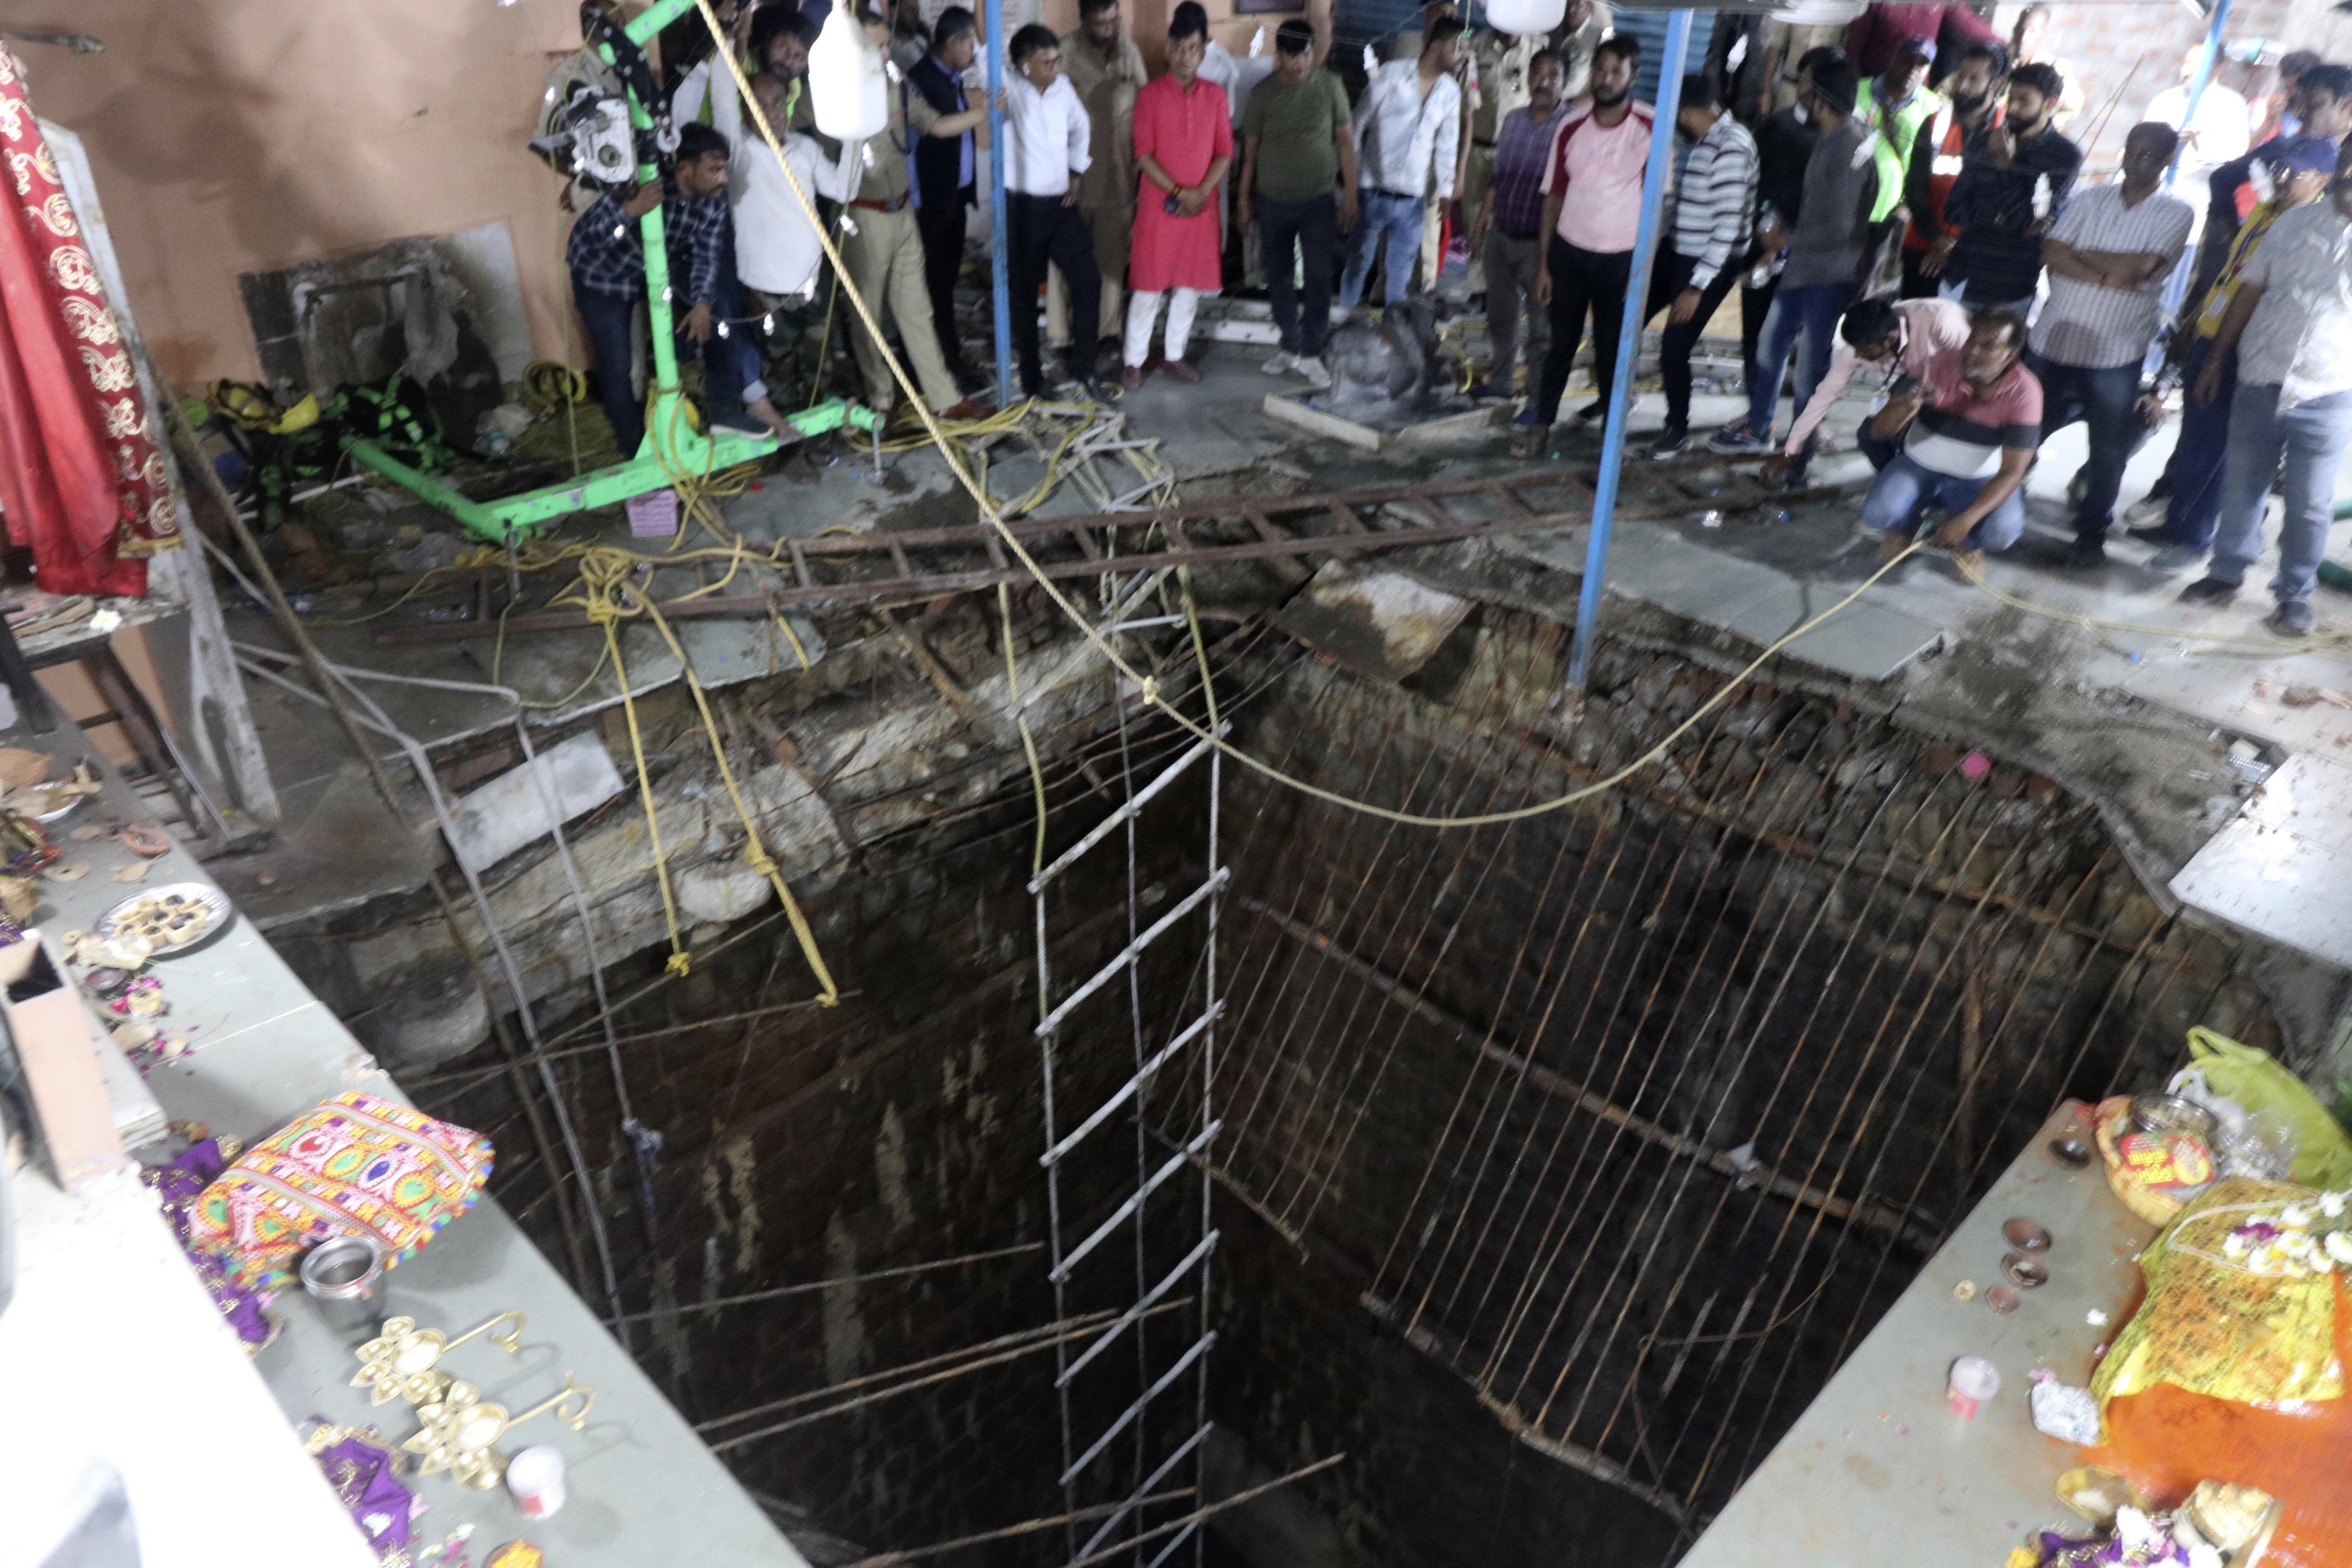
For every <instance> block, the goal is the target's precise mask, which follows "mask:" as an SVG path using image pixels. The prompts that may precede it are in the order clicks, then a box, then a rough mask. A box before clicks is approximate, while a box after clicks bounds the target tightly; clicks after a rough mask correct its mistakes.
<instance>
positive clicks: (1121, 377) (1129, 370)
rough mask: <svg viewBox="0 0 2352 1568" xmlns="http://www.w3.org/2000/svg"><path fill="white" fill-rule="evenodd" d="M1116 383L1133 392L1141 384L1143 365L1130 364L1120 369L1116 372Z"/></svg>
mask: <svg viewBox="0 0 2352 1568" xmlns="http://www.w3.org/2000/svg"><path fill="white" fill-rule="evenodd" d="M1118 384H1120V385H1121V386H1123V387H1125V388H1127V389H1128V391H1129V392H1133V391H1134V390H1135V389H1136V388H1137V387H1139V386H1141V385H1142V384H1143V367H1142V366H1141V365H1139V364H1131V365H1128V366H1126V367H1125V368H1123V369H1121V370H1120V371H1119V373H1118Z"/></svg>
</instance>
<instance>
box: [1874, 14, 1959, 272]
mask: <svg viewBox="0 0 2352 1568" xmlns="http://www.w3.org/2000/svg"><path fill="white" fill-rule="evenodd" d="M1935 59H1936V40H1935V39H1933V38H1928V37H1910V38H1906V39H1904V40H1903V42H1902V43H1900V44H1898V45H1896V46H1895V58H1894V59H1893V60H1891V61H1890V62H1888V64H1887V67H1886V68H1885V70H1883V71H1881V72H1880V73H1879V74H1878V75H1876V76H1874V77H1872V78H1870V79H1868V80H1866V81H1864V83H1863V84H1862V87H1861V89H1859V90H1858V91H1857V92H1856V93H1855V95H1854V102H1853V112H1854V118H1856V119H1857V120H1860V121H1862V122H1863V123H1864V125H1867V126H1868V127H1870V129H1871V130H1873V131H1875V132H1878V142H1877V145H1876V146H1874V148H1873V149H1872V150H1871V156H1872V157H1873V158H1874V159H1875V160H1876V161H1877V163H1878V200H1877V202H1876V203H1875V204H1874V206H1873V208H1872V210H1871V214H1870V221H1871V222H1872V223H1874V224H1878V225H1882V228H1881V229H1880V231H1879V232H1880V233H1881V234H1882V235H1884V234H1885V233H1886V232H1887V229H1886V228H1885V227H1884V226H1885V225H1889V224H1890V223H1891V221H1892V220H1893V219H1894V218H1895V216H1896V215H1897V213H1898V212H1899V211H1900V210H1901V208H1902V205H1903V187H1904V178H1903V176H1904V175H1905V174H1906V173H1907V172H1908V167H1909V164H1910V161H1911V149H1912V148H1913V147H1914V146H1915V145H1916V144H1917V142H1918V140H1919V128H1920V127H1921V126H1922V125H1925V124H1926V123H1927V121H1928V119H1929V118H1930V117H1931V116H1933V115H1934V114H1935V112H1936V111H1937V110H1939V109H1941V108H1943V107H1944V100H1943V99H1942V98H1941V97H1939V96H1937V94H1935V93H1932V92H1930V91H1928V90H1927V68H1928V67H1929V66H1930V65H1932V64H1934V63H1935ZM1880 254H1881V255H1882V256H1883V255H1884V251H1883V250H1882V251H1881V252H1880ZM1886 265H1887V266H1889V267H1891V266H1892V263H1891V262H1888V263H1886ZM1885 277H1886V278H1887V279H1890V283H1889V285H1888V286H1891V279H1892V273H1891V272H1888V273H1886V274H1885ZM1865 291H1866V292H1876V290H1875V289H1869V290H1865Z"/></svg>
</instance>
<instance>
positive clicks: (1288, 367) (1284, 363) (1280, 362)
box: [1257, 349, 1298, 375]
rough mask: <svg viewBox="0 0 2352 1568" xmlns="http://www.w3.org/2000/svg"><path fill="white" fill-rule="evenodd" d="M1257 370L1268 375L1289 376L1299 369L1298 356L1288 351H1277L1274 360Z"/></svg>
mask: <svg viewBox="0 0 2352 1568" xmlns="http://www.w3.org/2000/svg"><path fill="white" fill-rule="evenodd" d="M1257 368H1258V369H1259V370H1261V371H1263V372H1264V373H1265V374H1267V375H1288V374H1290V373H1291V372H1292V371H1294V370H1297V368H1298V356H1297V354H1295V353H1291V352H1290V351H1289V350H1288V349H1277V350H1276V351H1275V355H1274V357H1273V358H1272V359H1270V360H1268V361H1266V362H1265V363H1264V364H1262V365H1260V366H1258V367H1257Z"/></svg>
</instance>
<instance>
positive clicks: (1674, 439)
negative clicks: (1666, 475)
mask: <svg viewBox="0 0 2352 1568" xmlns="http://www.w3.org/2000/svg"><path fill="white" fill-rule="evenodd" d="M1689 445H1690V432H1689V431H1687V430H1685V429H1682V428H1681V427H1679V426H1674V425H1669V426H1666V427H1665V428H1664V429H1663V430H1661V431H1659V432H1658V436H1657V439H1656V440H1654V441H1652V442H1651V443H1650V444H1649V445H1648V446H1646V447H1643V448H1642V456H1643V457H1645V458H1671V457H1673V456H1674V455H1675V453H1677V452H1680V451H1682V450H1683V449H1684V448H1685V447H1688V446H1689Z"/></svg>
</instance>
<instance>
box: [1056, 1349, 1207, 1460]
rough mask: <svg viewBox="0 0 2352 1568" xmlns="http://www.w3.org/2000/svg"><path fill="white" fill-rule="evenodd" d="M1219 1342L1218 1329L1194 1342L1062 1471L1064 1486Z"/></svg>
mask: <svg viewBox="0 0 2352 1568" xmlns="http://www.w3.org/2000/svg"><path fill="white" fill-rule="evenodd" d="M1216 1342H1217V1331H1215V1330H1214V1329H1212V1330H1210V1331H1208V1332H1207V1333H1205V1334H1202V1336H1201V1337H1200V1338H1199V1339H1197V1340H1194V1341H1193V1342H1192V1349H1191V1350H1188V1351H1186V1352H1184V1353H1183V1354H1182V1355H1181V1356H1179V1357H1178V1358H1177V1360H1176V1364H1175V1365H1174V1366H1171V1367H1170V1368H1169V1369H1168V1370H1167V1371H1166V1372H1164V1373H1160V1376H1159V1377H1158V1378H1156V1379H1154V1380H1153V1382H1152V1384H1151V1386H1150V1387H1149V1388H1147V1389H1145V1390H1144V1391H1143V1394H1142V1395H1141V1396H1140V1397H1139V1398H1138V1399H1137V1400H1136V1402H1135V1403H1134V1404H1132V1405H1129V1406H1128V1407H1127V1408H1126V1409H1125V1410H1122V1411H1120V1412H1119V1415H1118V1420H1116V1421H1114V1422H1112V1423H1111V1424H1110V1428H1109V1430H1108V1431H1106V1432H1105V1433H1104V1434H1103V1435H1102V1436H1099V1437H1097V1438H1096V1439H1095V1441H1094V1447H1090V1448H1088V1449H1087V1451H1086V1452H1085V1453H1083V1454H1081V1455H1079V1456H1078V1457H1077V1458H1076V1460H1075V1461H1074V1462H1073V1463H1072V1464H1071V1466H1070V1468H1068V1469H1066V1470H1064V1471H1063V1472H1062V1484H1063V1485H1064V1486H1068V1485H1069V1484H1070V1483H1071V1482H1072V1481H1074V1480H1076V1479H1077V1478H1078V1474H1079V1472H1080V1471H1082V1470H1084V1469H1085V1468H1087V1466H1088V1465H1091V1464H1093V1463H1094V1462H1095V1458H1096V1456H1097V1455H1098V1454H1100V1453H1101V1452H1102V1451H1103V1450H1104V1449H1105V1448H1107V1447H1110V1440H1111V1439H1112V1438H1113V1437H1116V1436H1118V1435H1119V1434H1120V1433H1121V1432H1124V1431H1126V1430H1127V1428H1128V1424H1129V1423H1130V1422H1132V1421H1133V1420H1134V1419H1135V1418H1136V1417H1137V1416H1138V1415H1141V1414H1142V1412H1143V1407H1144V1406H1145V1405H1149V1404H1150V1403H1151V1402H1152V1401H1153V1400H1154V1399H1157V1398H1158V1397H1159V1396H1160V1394H1163V1393H1165V1392H1167V1388H1168V1385H1169V1384H1171V1383H1173V1382H1175V1381H1176V1380H1177V1378H1179V1377H1181V1375H1183V1373H1184V1370H1185V1369H1186V1368H1187V1367H1190V1366H1191V1365H1192V1363H1194V1362H1196V1361H1198V1360H1200V1359H1201V1358H1202V1356H1204V1355H1206V1354H1208V1353H1209V1348H1210V1347H1211V1346H1212V1345H1214V1344H1215V1343H1216Z"/></svg>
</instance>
